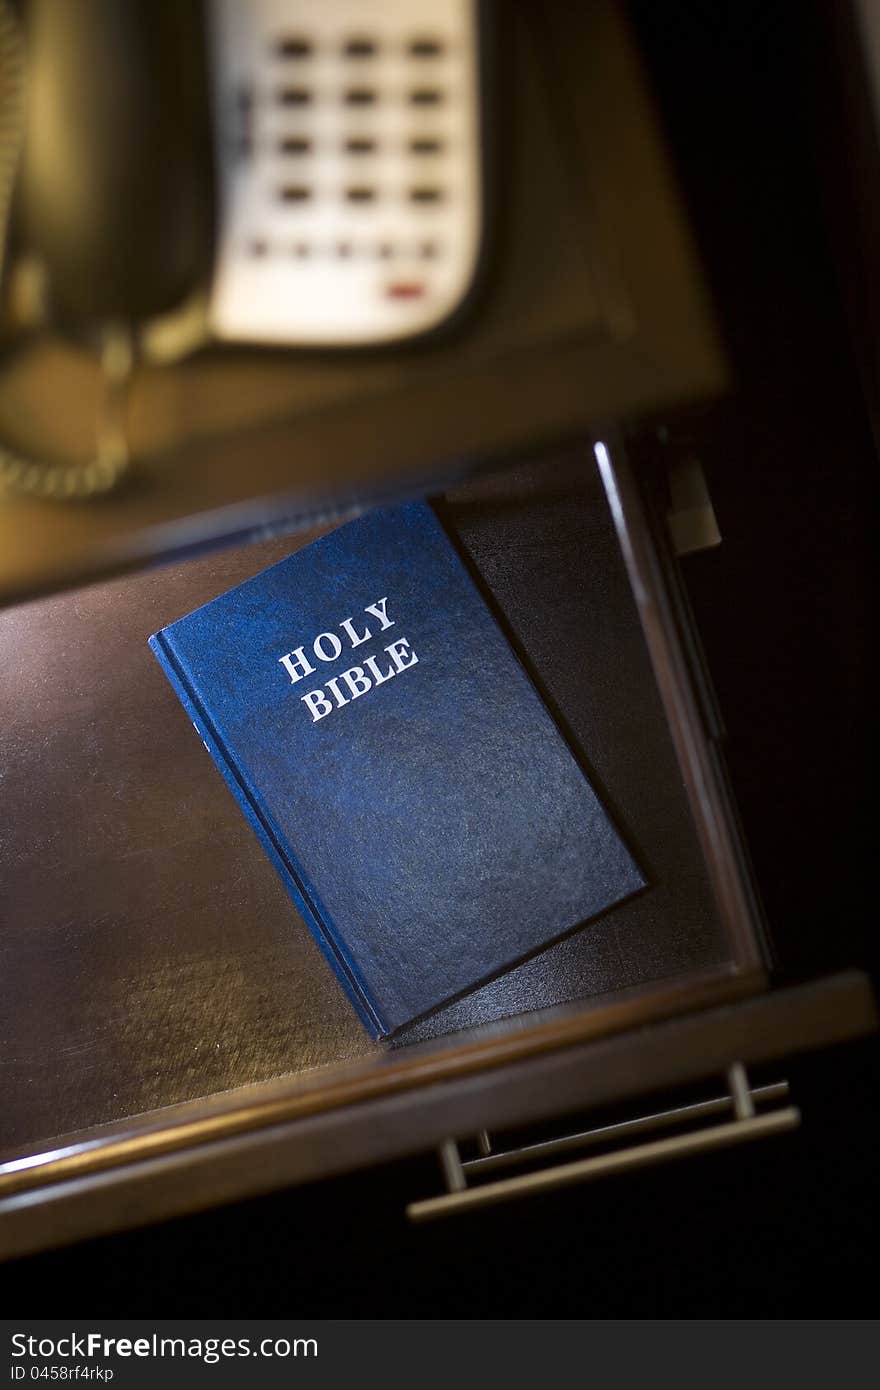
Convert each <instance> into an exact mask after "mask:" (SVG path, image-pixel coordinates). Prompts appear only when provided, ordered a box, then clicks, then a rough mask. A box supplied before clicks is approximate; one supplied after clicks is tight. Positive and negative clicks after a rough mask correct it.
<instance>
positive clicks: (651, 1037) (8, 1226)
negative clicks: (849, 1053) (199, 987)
mask: <svg viewBox="0 0 880 1390" xmlns="http://www.w3.org/2000/svg"><path fill="white" fill-rule="evenodd" d="M877 1022H878V1018H877V1006H876V1002H875V999H874V996H873V993H872V990H871V986H870V983H869V981H868V979H867V977H866V976H865V975H864V974H863V973H861V972H859V971H848V972H845V973H843V974H840V975H836V976H833V977H831V978H828V979H825V980H819V981H813V982H811V983H809V984H805V985H799V986H796V987H794V988H789V989H783V990H779V991H776V992H774V993H770V994H763V995H758V996H757V997H753V998H751V999H747V1000H744V1001H740V1002H739V1003H736V1004H726V1005H723V1006H721V1007H716V1008H712V1009H706V1010H701V1011H699V1012H697V1013H691V1014H687V1015H685V1016H681V1017H676V1018H672V1019H668V1020H666V1021H665V1022H662V1023H656V1024H655V1025H654V1026H652V1027H651V1028H628V1029H626V1030H625V1031H623V1032H621V1033H619V1034H617V1035H615V1036H611V1037H607V1036H606V1037H602V1038H598V1039H594V1040H593V1041H588V1042H581V1043H580V1044H578V1045H574V1046H570V1047H567V1048H562V1049H560V1048H555V1049H553V1050H551V1051H548V1052H544V1053H540V1054H538V1055H532V1056H527V1057H523V1058H521V1059H520V1060H519V1061H516V1062H513V1063H511V1065H509V1066H506V1067H505V1068H503V1069H502V1070H501V1071H499V1072H498V1073H497V1074H495V1075H494V1076H493V1077H492V1078H491V1079H490V1078H487V1077H486V1076H485V1074H484V1072H483V1069H482V1068H479V1069H477V1070H476V1071H474V1072H471V1073H469V1074H464V1075H458V1076H456V1077H450V1078H449V1079H447V1080H446V1081H439V1080H438V1081H437V1083H436V1084H434V1085H430V1086H429V1085H420V1086H418V1087H415V1088H410V1089H407V1090H406V1091H404V1092H402V1093H397V1094H385V1095H379V1096H376V1097H375V1098H373V1099H372V1100H370V1101H361V1102H360V1103H353V1104H349V1105H345V1106H342V1107H339V1108H337V1109H334V1110H331V1111H325V1112H323V1113H319V1114H313V1115H301V1116H298V1117H295V1118H290V1119H287V1120H281V1121H279V1122H277V1123H275V1124H272V1125H263V1126H261V1127H259V1128H257V1129H252V1130H249V1131H245V1132H240V1133H235V1134H225V1135H221V1136H219V1137H216V1138H214V1139H213V1140H211V1141H209V1142H205V1143H202V1144H199V1145H195V1146H190V1147H189V1148H187V1150H186V1151H185V1152H184V1153H183V1154H180V1153H158V1154H146V1153H142V1154H141V1155H140V1157H138V1158H137V1159H135V1160H133V1161H132V1162H131V1163H129V1164H127V1165H124V1166H117V1167H115V1168H112V1169H109V1170H105V1171H98V1172H90V1173H89V1172H86V1173H80V1174H78V1175H76V1176H74V1177H71V1178H70V1179H69V1180H67V1181H59V1182H56V1183H53V1184H52V1185H50V1186H49V1187H47V1188H44V1189H42V1190H38V1191H30V1192H27V1191H23V1192H18V1193H10V1194H9V1195H7V1196H6V1197H3V1198H0V1257H5V1258H9V1257H12V1256H15V1255H22V1254H26V1253H29V1252H33V1251H36V1250H39V1249H43V1248H46V1247H48V1246H57V1245H61V1244H65V1243H69V1242H71V1241H75V1240H78V1239H82V1238H84V1237H90V1236H98V1235H102V1234H107V1233H110V1232H112V1231H116V1230H119V1229H122V1228H125V1227H131V1226H137V1225H144V1224H147V1223H149V1222H152V1221H156V1220H160V1219H168V1218H171V1217H174V1216H176V1215H181V1214H184V1213H188V1212H192V1211H196V1210H205V1209H207V1208H210V1207H212V1206H217V1205H220V1204H222V1203H223V1202H228V1201H231V1200H235V1199H239V1198H241V1197H253V1196H257V1195H259V1194H261V1193H266V1192H270V1191H273V1190H276V1189H278V1188H280V1187H285V1186H289V1185H290V1184H292V1183H296V1182H303V1181H309V1180H312V1179H315V1178H319V1177H327V1176H332V1175H336V1174H340V1173H343V1172H346V1171H350V1170H352V1169H355V1168H360V1167H364V1166H366V1165H368V1164H373V1163H379V1162H383V1161H388V1160H390V1159H394V1158H400V1157H404V1156H405V1155H407V1154H412V1153H415V1152H418V1151H424V1150H425V1149H427V1148H429V1147H431V1146H436V1145H438V1144H439V1143H441V1142H442V1140H443V1139H444V1138H448V1137H450V1136H453V1137H458V1138H463V1137H465V1136H467V1135H469V1134H474V1133H476V1132H477V1131H478V1130H479V1129H481V1128H484V1127H488V1128H491V1129H499V1128H505V1127H508V1126H511V1125H515V1124H517V1123H521V1122H523V1121H534V1120H540V1119H544V1118H549V1117H551V1116H554V1115H559V1114H563V1113H565V1112H566V1111H568V1112H571V1111H574V1110H584V1109H588V1108H590V1107H594V1106H598V1105H602V1104H605V1103H609V1102H617V1101H620V1100H625V1099H628V1098H630V1097H633V1096H638V1095H647V1094H649V1093H651V1092H652V1091H656V1090H659V1089H665V1088H668V1087H669V1086H672V1085H681V1084H686V1083H689V1082H696V1081H700V1080H702V1079H708V1078H710V1077H712V1076H717V1075H719V1074H721V1073H722V1072H724V1071H725V1070H726V1068H727V1067H729V1066H730V1065H731V1064H732V1063H733V1062H734V1061H739V1062H742V1063H744V1064H746V1065H749V1064H755V1063H764V1062H769V1061H773V1060H776V1059H778V1058H781V1057H784V1056H788V1055H790V1054H792V1053H796V1052H800V1051H805V1050H808V1049H810V1048H815V1047H819V1046H827V1045H831V1044H835V1043H841V1042H845V1041H848V1040H851V1039H853V1038H856V1037H859V1036H862V1035H864V1034H866V1033H869V1032H872V1031H875V1030H876V1028H877ZM406 1195H407V1194H404V1193H402V1194H401V1205H403V1202H404V1200H405V1197H406Z"/></svg>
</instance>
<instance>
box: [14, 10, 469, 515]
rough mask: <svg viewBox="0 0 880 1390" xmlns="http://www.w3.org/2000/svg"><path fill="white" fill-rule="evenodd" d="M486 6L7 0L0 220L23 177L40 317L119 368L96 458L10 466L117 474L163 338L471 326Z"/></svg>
mask: <svg viewBox="0 0 880 1390" xmlns="http://www.w3.org/2000/svg"><path fill="white" fill-rule="evenodd" d="M481 9H482V7H481V6H480V5H479V4H478V3H476V2H475V0H249V3H247V4H245V3H241V0H201V3H199V0H22V3H21V4H20V5H19V6H16V7H13V5H12V4H11V0H0V48H2V70H3V76H4V89H5V90H4V99H3V110H2V122H3V138H2V148H0V232H5V233H6V236H7V237H8V235H9V228H8V223H9V217H10V210H11V206H12V180H13V175H14V174H16V173H17V175H18V184H19V187H18V188H17V190H16V202H17V204H18V206H17V207H16V209H15V210H16V212H17V213H18V218H17V225H16V254H17V255H18V256H19V257H20V258H23V259H24V261H25V264H26V265H27V267H28V269H29V271H30V272H31V274H32V275H33V274H36V275H37V276H38V277H39V278H40V303H41V312H42V314H43V315H44V317H45V319H46V320H47V321H48V322H50V323H51V324H52V325H53V327H55V328H59V329H61V331H63V332H67V333H68V334H74V335H76V336H78V337H83V336H84V337H86V338H87V339H89V340H91V341H94V342H96V343H97V345H98V347H99V349H100V351H101V353H102V361H103V363H104V367H105V376H106V393H105V405H106V409H105V411H104V416H103V420H102V422H101V424H100V427H99V446H98V456H97V457H96V459H95V460H93V461H92V462H91V463H90V464H89V465H87V466H86V468H85V469H80V470H78V471H77V470H71V469H69V468H67V469H63V470H62V471H61V472H60V473H59V472H57V470H52V469H51V468H47V467H42V466H37V465H34V464H33V463H32V461H30V460H22V459H18V458H16V457H15V456H12V455H10V453H9V451H8V450H6V451H4V450H2V449H0V481H5V482H6V484H7V485H8V486H12V487H18V488H21V487H22V486H25V487H27V486H29V487H30V490H35V491H38V492H45V491H47V490H48V491H49V492H50V493H55V494H57V495H64V494H67V495H74V496H75V495H81V494H82V493H83V492H86V493H91V492H94V491H101V490H104V488H105V487H109V486H112V485H113V484H114V483H115V481H116V479H117V477H118V475H119V474H120V472H121V471H123V470H124V468H125V466H126V463H127V456H126V446H125V439H124V425H123V420H124V400H123V396H124V389H125V384H126V382H127V379H128V376H129V375H130V372H131V369H132V364H133V361H134V359H135V357H136V356H137V355H138V354H139V353H140V354H143V352H144V351H145V350H146V351H147V352H149V350H150V345H151V344H156V343H158V344H159V345H160V346H159V348H158V349H157V351H158V352H159V354H160V355H163V356H165V357H166V358H167V356H169V355H171V356H175V355H177V356H180V355H183V353H185V352H187V351H189V350H191V349H192V348H193V347H196V346H200V345H201V344H203V343H204V342H209V341H214V342H242V343H251V344H272V345H275V346H281V347H292V348H304V349H315V348H319V349H333V348H353V349H358V348H368V347H372V346H377V345H381V344H390V343H399V342H404V341H406V340H409V339H411V338H414V337H421V336H425V335H427V334H430V333H432V332H433V331H435V330H437V329H438V328H440V327H441V326H442V325H443V324H445V323H446V322H448V321H449V320H451V319H452V318H454V317H455V315H456V314H457V313H458V312H459V311H460V310H461V308H462V307H463V305H464V304H465V302H466V301H467V299H468V297H469V294H470V291H471V289H472V287H473V285H474V282H475V279H476V275H477V269H478V266H479V264H480V259H481V247H482V241H483V234H484V223H485V218H484V213H483V197H482V188H483V169H482V165H483V142H482V127H483V122H484V118H485V117H484V99H483V81H482V69H483V65H484V61H485V40H484V37H483V29H484V26H483V23H482V15H481V12H480V11H481ZM16 166H17V167H16ZM2 250H3V247H2V244H0V251H2ZM6 259H7V260H8V259H9V256H8V255H7V258H6ZM169 321H170V322H171V325H172V331H170V332H169V331H168V324H169ZM157 323H158V325H159V329H160V331H158V332H157V331H155V329H156V324H157ZM168 344H171V347H170V348H169V347H168Z"/></svg>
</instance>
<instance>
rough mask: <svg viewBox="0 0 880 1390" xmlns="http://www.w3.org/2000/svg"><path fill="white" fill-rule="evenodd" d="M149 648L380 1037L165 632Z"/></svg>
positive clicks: (367, 1002)
mask: <svg viewBox="0 0 880 1390" xmlns="http://www.w3.org/2000/svg"><path fill="white" fill-rule="evenodd" d="M149 645H150V648H151V650H152V652H153V655H154V656H155V657H156V659H157V661H158V662H159V664H160V666H161V667H162V669H163V671H164V672H165V675H166V676H167V678H168V680H169V682H170V684H171V685H172V686H173V688H174V691H175V694H176V695H177V698H178V699H179V700H180V703H181V704H182V705H183V707H184V709H185V710H186V712H187V714H188V715H189V717H190V720H191V721H192V724H193V727H194V728H195V731H196V733H197V734H198V735H199V738H200V739H201V740H202V743H203V744H204V745H205V748H206V749H207V750H208V752H209V753H210V755H211V757H212V758H213V759H214V762H215V764H216V765H217V768H218V769H219V771H220V772H221V773H222V775H223V778H224V780H225V782H226V785H227V786H228V787H229V790H230V791H231V792H232V795H233V796H234V797H235V799H236V801H237V802H238V804H239V806H240V808H241V810H242V811H243V812H244V815H245V816H246V817H247V820H248V822H249V824H250V825H251V827H252V829H253V830H254V831H255V832H256V834H257V836H258V838H259V840H260V843H261V845H262V846H263V849H264V850H265V851H266V853H267V855H268V856H269V859H270V860H271V862H272V864H273V865H274V867H275V869H276V871H277V873H278V874H279V875H280V876H281V879H282V881H283V882H284V885H285V887H286V889H287V891H288V893H289V894H290V896H291V898H292V899H293V901H294V903H295V904H296V906H297V908H298V909H299V911H300V913H301V914H302V916H303V918H304V919H305V922H306V924H307V926H308V927H309V930H310V931H311V933H312V935H313V937H314V938H315V940H316V941H317V943H318V945H319V946H320V947H321V950H322V951H323V952H324V955H325V956H326V957H327V960H328V961H329V962H330V965H331V966H332V968H333V971H334V973H335V974H336V976H337V978H338V980H339V982H340V984H341V985H342V986H343V988H344V989H345V991H346V993H347V994H348V996H349V998H350V999H351V1001H352V1003H353V1004H354V1006H355V1009H356V1010H357V1012H358V1015H359V1017H360V1019H361V1021H362V1022H363V1024H364V1026H365V1027H366V1028H367V1030H368V1031H369V1032H370V1033H371V1034H372V1036H373V1037H374V1038H382V1037H385V1036H386V1035H387V1034H388V1033H389V1032H390V1029H389V1028H388V1026H387V1024H386V1023H385V1022H384V1021H383V1019H382V1017H381V1015H380V1014H379V1012H378V1010H377V1009H376V1007H375V1005H374V1003H373V1001H372V1000H371V998H370V996H369V995H368V993H367V991H366V989H365V987H364V985H363V983H362V982H361V981H360V979H359V978H358V976H357V974H356V972H355V970H354V968H353V966H352V965H351V963H350V961H349V960H348V958H347V956H346V954H345V952H344V950H343V949H342V947H341V946H340V944H339V942H338V941H337V939H336V937H335V934H334V933H333V930H332V927H331V926H330V925H329V923H328V922H327V921H326V919H325V917H324V916H323V914H322V913H321V911H320V908H319V907H318V905H317V903H316V901H315V899H314V895H313V894H312V893H311V892H310V891H309V888H308V885H307V883H306V880H305V877H304V875H303V874H302V873H301V872H300V870H299V868H298V867H297V866H296V865H295V863H294V861H293V858H292V856H291V855H290V854H289V851H288V849H287V846H286V843H285V842H284V841H283V840H282V837H281V836H280V835H279V834H278V833H277V831H276V830H275V828H274V826H273V824H272V821H271V818H270V817H269V816H268V815H267V813H266V812H265V811H264V810H263V809H262V808H261V806H260V805H259V802H258V799H257V798H256V797H255V796H254V794H253V792H252V790H251V788H250V787H249V786H248V783H247V780H246V778H245V777H244V776H243V774H242V772H241V770H240V768H239V767H238V765H237V764H236V762H235V758H234V756H233V755H232V754H231V753H230V752H229V751H228V750H227V748H226V745H225V743H224V741H223V739H222V738H221V736H220V734H219V732H218V731H217V729H216V728H215V726H214V724H213V721H212V720H211V718H210V716H209V715H208V713H207V710H206V709H205V708H204V706H203V705H202V702H201V701H200V700H199V698H198V695H197V694H196V692H195V690H194V688H193V686H192V683H191V682H190V681H189V680H188V679H187V676H186V672H185V670H184V667H183V664H182V662H181V661H180V660H179V658H178V657H177V655H176V653H175V652H174V650H173V647H172V645H171V642H170V640H169V638H168V634H167V633H166V632H164V631H161V632H157V633H154V635H153V636H152V637H150V638H149Z"/></svg>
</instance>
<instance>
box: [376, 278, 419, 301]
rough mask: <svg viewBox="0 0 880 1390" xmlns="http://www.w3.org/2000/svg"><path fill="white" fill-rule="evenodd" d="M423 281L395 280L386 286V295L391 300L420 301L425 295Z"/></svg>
mask: <svg viewBox="0 0 880 1390" xmlns="http://www.w3.org/2000/svg"><path fill="white" fill-rule="evenodd" d="M425 289H426V286H425V283H424V281H422V280H394V281H392V283H391V284H390V285H386V287H385V293H386V294H387V296H388V298H389V299H419V298H420V297H421V296H422V295H423V294H424V293H425Z"/></svg>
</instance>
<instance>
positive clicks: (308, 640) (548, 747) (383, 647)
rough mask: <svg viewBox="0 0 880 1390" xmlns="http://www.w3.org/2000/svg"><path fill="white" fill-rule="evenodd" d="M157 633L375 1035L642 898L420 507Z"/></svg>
mask: <svg viewBox="0 0 880 1390" xmlns="http://www.w3.org/2000/svg"><path fill="white" fill-rule="evenodd" d="M149 640H150V646H151V647H152V649H153V652H154V653H155V655H156V656H157V658H158V659H159V661H160V663H161V664H162V667H163V669H164V671H165V674H166V675H167V677H168V679H169V681H170V682H171V684H172V686H173V687H174V690H175V691H176V693H177V695H178V697H179V699H180V701H181V703H182V705H183V706H184V708H185V709H186V711H187V713H188V714H189V716H190V719H191V720H192V722H193V724H194V725H195V728H196V730H197V732H198V734H199V736H200V737H201V739H202V740H203V742H204V744H205V746H206V748H207V749H208V752H209V753H210V754H211V756H212V757H213V759H214V761H215V762H216V764H217V766H218V768H219V769H220V771H221V772H222V774H223V776H224V777H225V779H226V781H227V783H228V785H229V788H230V790H231V791H232V793H233V795H234V796H235V797H236V799H237V801H238V803H239V805H240V807H241V809H242V811H243V812H244V814H245V815H246V816H247V818H248V820H249V821H250V823H251V825H252V827H253V829H254V830H255V831H256V833H257V835H258V837H259V839H260V841H261V843H262V845H263V848H264V849H265V851H266V853H267V854H268V855H269V857H270V859H271V860H272V862H273V864H274V865H275V867H276V869H277V870H278V872H279V873H280V875H281V877H282V878H283V880H284V882H285V884H286V886H287V889H288V891H289V893H290V895H291V897H292V898H293V900H294V902H295V903H296V905H297V907H298V909H299V911H300V912H301V913H302V915H303V917H304V918H305V920H306V922H307V923H308V925H309V927H310V928H311V930H312V931H313V933H314V935H315V937H316V939H317V941H318V942H319V944H320V945H321V947H322V948H323V950H324V952H325V954H326V956H327V958H328V960H329V961H330V964H331V965H332V966H333V968H334V970H335V971H336V974H337V975H338V977H339V980H340V981H341V983H342V984H343V985H344V987H345V988H346V990H347V991H348V994H349V996H350V997H351V1000H352V1002H353V1004H354V1006H355V1008H356V1009H357V1011H358V1013H359V1014H360V1017H361V1019H362V1020H363V1022H364V1024H365V1025H366V1027H367V1028H368V1029H369V1031H370V1032H371V1033H372V1034H373V1035H374V1036H375V1037H384V1036H386V1035H387V1034H389V1033H393V1032H394V1031H396V1030H397V1029H399V1028H401V1027H402V1026H403V1025H404V1024H406V1023H409V1022H411V1021H412V1020H413V1019H415V1018H418V1017H419V1016H421V1015H423V1014H425V1013H428V1012H429V1011H430V1010H432V1009H434V1008H436V1007H438V1006H439V1005H441V1004H443V1003H445V1002H447V1001H448V1000H450V999H452V998H453V997H455V996H457V995H459V994H462V993H464V992H465V991H467V990H469V989H472V988H474V987H475V986H476V985H478V984H481V983H483V982H484V981H485V980H486V979H488V978H489V977H491V976H493V975H496V974H498V973H500V972H501V971H502V970H504V969H505V968H507V967H509V966H511V965H513V964H515V963H516V962H518V961H520V960H522V959H523V958H524V957H525V956H527V955H530V954H532V953H533V952H535V951H537V950H539V949H540V948H541V947H543V946H546V945H548V944H549V943H550V942H551V941H553V940H555V939H556V938H557V937H559V936H561V935H562V934H563V933H565V932H568V931H570V930H572V929H573V928H575V927H577V926H579V925H582V924H584V923H586V922H587V921H589V919H590V918H592V917H594V916H596V915H597V914H598V913H600V912H604V911H605V910H607V909H608V908H609V907H611V906H612V905H613V904H614V903H616V902H618V901H620V899H622V898H624V897H626V896H628V895H629V894H631V893H633V892H635V891H637V890H638V889H639V888H641V887H643V885H644V880H643V878H642V875H641V873H640V871H639V869H638V867H637V865H636V864H635V862H634V860H633V858H632V856H631V855H630V853H629V851H628V850H627V848H626V847H625V845H624V844H623V841H622V840H621V838H620V836H619V835H618V833H617V831H616V830H615V828H614V826H613V825H612V823H611V821H610V819H609V817H608V815H607V814H606V812H605V811H604V809H603V807H602V805H601V803H600V801H599V799H598V797H597V796H596V793H595V792H594V790H593V788H592V787H591V785H590V783H589V781H588V779H587V777H586V776H585V775H584V772H583V771H582V769H581V767H580V766H579V764H578V762H577V761H576V759H575V757H574V755H573V753H572V751H571V750H570V748H569V747H568V744H567V743H566V741H565V739H564V738H563V737H562V735H561V733H560V732H559V730H558V728H557V727H556V725H555V723H554V721H553V719H552V718H551V716H550V714H549V712H548V710H547V708H546V706H545V705H544V703H543V701H542V700H541V698H540V697H539V695H538V693H537V691H536V689H535V687H534V685H533V684H532V682H531V681H530V680H529V678H528V676H527V675H526V672H525V670H524V669H523V666H522V665H521V664H520V661H519V660H518V658H517V656H516V654H515V653H514V651H513V649H512V647H511V646H510V644H509V642H508V641H507V639H506V637H505V636H504V634H503V633H502V631H501V628H500V627H499V626H498V624H497V622H496V621H495V619H494V617H493V616H492V614H491V613H490V611H489V609H488V607H487V606H486V603H485V602H484V600H483V599H482V597H481V595H480V593H479V590H478V589H477V587H476V585H475V583H474V581H473V580H472V579H471V577H470V575H469V574H468V572H467V569H466V567H465V565H464V564H463V563H462V561H461V559H460V558H459V556H458V554H457V552H456V550H455V547H454V546H453V544H452V543H451V541H450V540H449V539H448V537H447V536H446V533H445V532H444V530H443V528H442V526H441V525H440V523H439V521H438V519H437V517H436V516H435V514H434V512H433V510H432V509H431V507H430V506H428V505H427V504H425V503H411V504H406V505H403V506H397V507H391V508H386V509H383V510H379V511H374V512H370V513H368V514H367V515H364V516H362V517H359V518H358V519H357V520H355V521H352V522H349V523H348V524H347V525H345V526H342V527H340V528H339V529H338V530H336V531H333V532H332V533H330V534H329V535H326V536H324V537H322V538H321V539H320V540H318V541H315V542H314V543H313V544H312V545H310V546H308V547H306V548H305V549H303V550H301V551H299V552H297V553H296V554H294V555H292V556H290V558H289V559H287V560H282V561H281V563H280V564H277V565H273V566H272V567H271V568H270V569H268V570H265V571H264V572H263V573H262V574H258V575H256V576H255V578H253V579H249V580H248V581H247V582H246V583H244V584H240V585H239V586H238V587H237V588H235V589H232V590H230V591H229V592H228V593H226V594H222V595H221V596H220V597H219V598H216V599H214V600H213V601H212V602H211V603H208V604H206V605H205V606H204V607H203V608H199V609H197V610H196V611H195V612H193V613H190V614H189V615H188V616H187V617H185V618H181V619H180V620H179V621H178V622H175V623H172V624H171V625H170V626H168V627H165V628H163V629H162V630H161V631H160V632H157V633H156V634H155V635H154V636H153V637H151V638H150V639H149Z"/></svg>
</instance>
